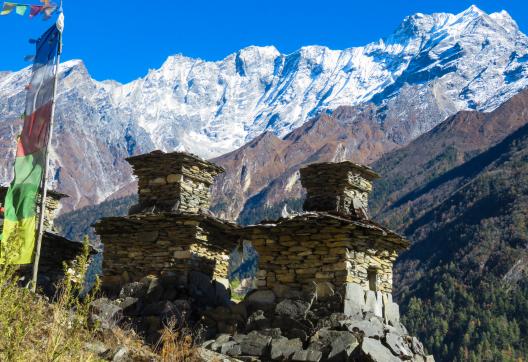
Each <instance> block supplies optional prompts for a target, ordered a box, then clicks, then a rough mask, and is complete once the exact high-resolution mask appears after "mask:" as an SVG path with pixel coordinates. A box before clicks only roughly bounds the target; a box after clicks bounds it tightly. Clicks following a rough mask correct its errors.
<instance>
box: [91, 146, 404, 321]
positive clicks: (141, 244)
mask: <svg viewBox="0 0 528 362" xmlns="http://www.w3.org/2000/svg"><path fill="white" fill-rule="evenodd" d="M128 161H129V162H130V164H131V165H132V166H133V168H134V172H135V174H136V175H137V176H138V178H139V180H138V184H139V189H138V192H139V203H138V205H135V206H133V207H132V208H131V210H130V212H129V215H128V216H126V217H113V218H105V219H102V220H101V221H100V222H98V223H97V224H96V230H97V233H98V234H99V235H101V238H102V241H103V242H104V244H105V257H104V262H103V273H104V277H105V278H106V280H107V281H108V280H112V282H116V279H117V282H118V283H119V282H121V283H122V282H124V281H128V280H124V279H129V280H139V279H141V278H142V277H144V276H146V275H149V274H155V275H163V274H167V273H175V274H176V275H178V276H179V277H180V278H181V279H182V281H183V282H185V281H186V280H188V275H189V272H193V271H195V272H200V273H205V274H206V275H208V276H209V277H210V278H212V279H216V280H217V281H221V282H222V284H224V285H226V286H227V285H228V283H227V269H228V262H229V257H228V256H229V253H230V252H231V251H232V250H233V248H234V247H235V246H236V245H237V243H238V242H240V241H241V240H249V241H251V243H252V244H253V246H254V247H255V248H256V250H257V252H258V254H259V271H258V273H257V279H258V280H257V286H258V288H259V289H261V290H276V288H280V287H287V288H289V289H291V290H298V291H299V292H301V293H312V292H314V291H315V292H316V293H317V294H318V296H319V297H324V295H325V294H328V293H331V294H335V293H338V294H339V295H341V296H343V299H342V302H341V304H340V306H339V307H338V308H339V309H340V310H339V311H340V312H343V311H344V312H345V313H346V314H349V315H352V314H354V313H364V312H366V311H367V312H368V311H370V312H372V313H374V314H375V315H377V316H379V317H383V318H385V320H386V321H387V323H389V321H392V322H393V324H395V323H397V322H398V318H399V313H398V306H397V305H396V304H395V303H393V302H392V294H391V293H392V267H393V263H394V261H395V260H396V257H397V256H398V253H399V252H400V251H401V250H403V249H405V248H407V247H408V245H409V242H408V241H407V240H405V239H404V238H402V237H401V236H399V235H398V234H396V233H394V232H392V231H390V230H388V229H387V228H384V227H383V226H381V225H379V224H377V223H375V222H373V221H371V220H369V214H368V194H369V192H370V191H371V190H372V181H373V180H374V179H376V178H378V177H379V176H378V175H377V174H376V173H375V172H374V171H372V170H371V169H370V168H368V167H365V166H360V165H357V164H354V163H352V162H348V161H347V162H340V163H319V164H312V165H310V166H308V167H305V168H303V169H301V183H302V185H303V186H304V187H305V188H306V189H307V198H306V201H305V205H304V208H305V210H306V212H304V213H301V214H299V215H295V216H293V217H290V218H283V219H280V220H278V221H277V222H275V223H262V224H258V225H252V226H248V227H244V228H242V227H239V226H237V225H235V224H232V223H229V222H227V221H225V220H221V219H218V218H215V217H213V216H211V215H210V213H209V211H208V207H209V203H210V197H211V195H210V186H211V184H212V182H213V180H214V177H215V176H216V175H217V174H219V173H220V172H223V170H222V169H221V168H219V167H218V166H215V165H213V164H211V163H209V162H207V161H205V160H202V159H200V158H198V157H196V156H193V155H189V154H186V153H180V152H173V153H163V152H160V151H155V152H152V153H149V154H146V155H141V156H136V157H132V158H129V159H128ZM124 276H126V278H125V277H124ZM120 278H121V280H120Z"/></svg>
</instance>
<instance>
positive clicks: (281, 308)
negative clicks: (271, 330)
mask: <svg viewBox="0 0 528 362" xmlns="http://www.w3.org/2000/svg"><path fill="white" fill-rule="evenodd" d="M309 309H310V303H308V302H305V301H302V300H291V299H285V300H283V301H282V302H280V303H278V304H277V305H276V306H275V314H277V315H279V316H281V317H289V318H291V319H301V318H304V316H305V315H306V313H307V312H308V310H309Z"/></svg>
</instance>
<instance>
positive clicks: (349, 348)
mask: <svg viewBox="0 0 528 362" xmlns="http://www.w3.org/2000/svg"><path fill="white" fill-rule="evenodd" d="M358 345H359V342H358V340H357V339H356V337H355V336H353V335H352V334H350V333H347V332H344V333H343V334H341V335H340V337H339V338H336V339H334V340H333V341H332V344H331V347H332V349H331V350H330V353H329V354H328V357H327V361H328V362H346V361H348V359H349V357H350V355H352V352H353V351H354V349H355V348H356V347H357V346H358Z"/></svg>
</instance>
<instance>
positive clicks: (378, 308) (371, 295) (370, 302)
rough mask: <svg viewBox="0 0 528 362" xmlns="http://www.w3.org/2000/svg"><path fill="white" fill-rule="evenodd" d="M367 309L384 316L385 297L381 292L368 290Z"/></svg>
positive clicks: (366, 297)
mask: <svg viewBox="0 0 528 362" xmlns="http://www.w3.org/2000/svg"><path fill="white" fill-rule="evenodd" d="M365 310H366V311H369V312H372V313H374V315H376V316H378V317H383V299H382V295H381V292H373V291H372V290H368V291H367V293H366V296H365Z"/></svg>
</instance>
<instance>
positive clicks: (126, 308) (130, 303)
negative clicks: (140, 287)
mask: <svg viewBox="0 0 528 362" xmlns="http://www.w3.org/2000/svg"><path fill="white" fill-rule="evenodd" d="M119 307H120V308H121V309H122V310H123V313H124V314H126V315H129V316H137V315H139V312H140V309H141V304H140V302H139V299H138V298H135V297H126V298H125V299H123V300H122V301H121V302H120V303H119Z"/></svg>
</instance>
